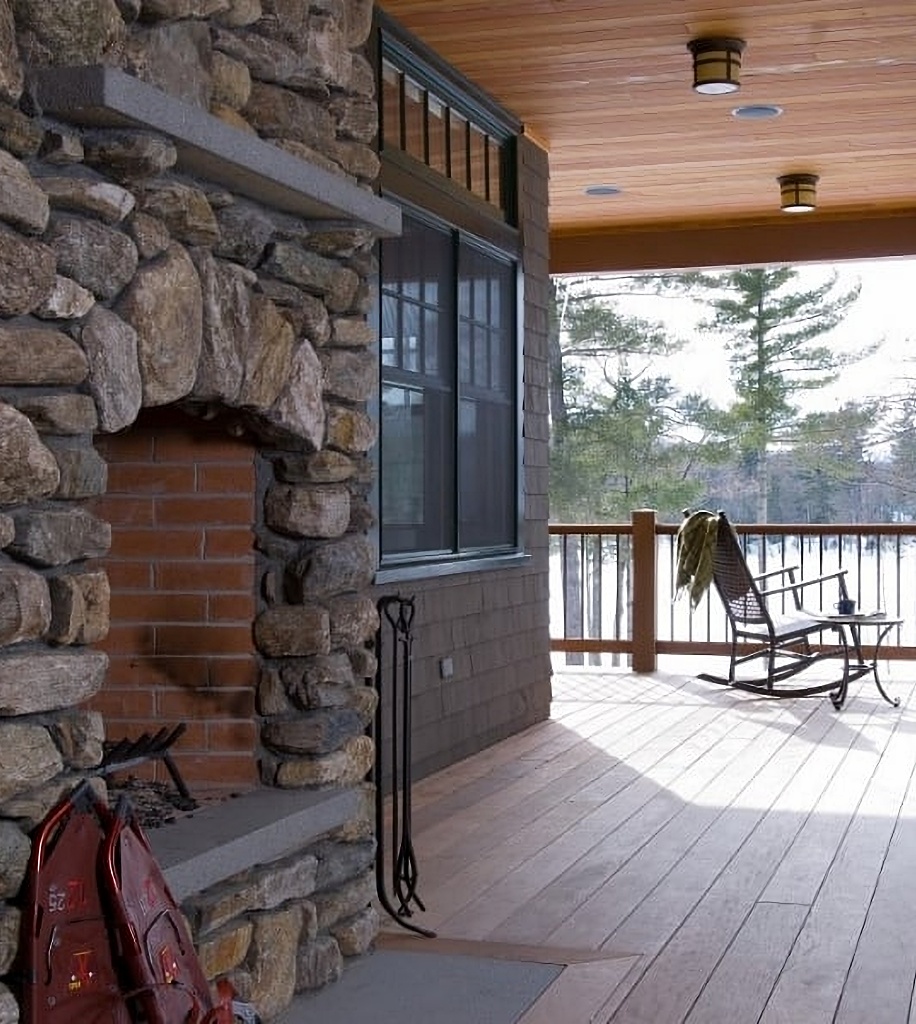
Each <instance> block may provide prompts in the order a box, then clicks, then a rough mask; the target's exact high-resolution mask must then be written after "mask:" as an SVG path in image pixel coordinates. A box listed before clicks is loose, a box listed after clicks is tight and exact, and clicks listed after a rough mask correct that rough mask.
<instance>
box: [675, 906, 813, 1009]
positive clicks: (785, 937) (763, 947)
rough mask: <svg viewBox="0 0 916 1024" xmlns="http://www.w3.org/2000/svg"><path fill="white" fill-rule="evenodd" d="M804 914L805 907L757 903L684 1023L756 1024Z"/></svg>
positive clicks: (803, 918)
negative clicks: (743, 1023)
mask: <svg viewBox="0 0 916 1024" xmlns="http://www.w3.org/2000/svg"><path fill="white" fill-rule="evenodd" d="M807 914H808V908H807V907H806V906H798V905H793V904H786V903H758V904H757V905H756V906H755V907H754V908H753V910H752V911H751V913H750V915H749V916H748V918H747V921H746V922H745V923H744V925H743V927H742V928H741V930H740V931H739V932H738V935H737V937H736V938H735V941H734V942H733V943H732V944H731V946H729V948H728V951H727V952H726V954H725V956H724V957H723V958H722V959H721V960H720V962H719V964H718V965H717V967H716V969H715V970H714V971H713V974H712V977H711V978H710V979H709V981H708V983H707V984H706V986H705V988H704V989H703V991H702V993H701V995H700V997H699V999H698V1000H697V1001H696V1003H695V1004H694V1006H693V1009H692V1010H691V1011H690V1013H689V1014H688V1015H687V1019H686V1024H736V1022H738V1021H756V1020H757V1018H758V1017H759V1016H760V1012H761V1010H762V1008H763V1006H764V1005H765V1004H766V1001H767V997H768V996H769V994H770V992H771V990H772V988H773V986H774V985H775V983H776V979H777V978H778V977H779V972H780V971H781V970H782V968H783V965H784V964H785V962H786V959H787V958H788V956H789V952H790V950H791V949H792V944H793V943H794V942H795V939H796V937H797V935H798V933H799V931H800V930H801V927H802V924H803V923H804V920H805V917H806V916H807Z"/></svg>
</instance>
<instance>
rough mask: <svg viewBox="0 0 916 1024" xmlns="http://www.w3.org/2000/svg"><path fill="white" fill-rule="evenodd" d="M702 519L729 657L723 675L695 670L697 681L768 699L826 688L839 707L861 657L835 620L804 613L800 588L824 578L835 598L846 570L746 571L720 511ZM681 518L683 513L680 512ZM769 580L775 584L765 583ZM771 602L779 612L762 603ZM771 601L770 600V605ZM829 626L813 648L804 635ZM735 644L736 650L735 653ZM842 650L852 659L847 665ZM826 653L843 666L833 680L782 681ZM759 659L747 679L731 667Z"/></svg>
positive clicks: (841, 593)
mask: <svg viewBox="0 0 916 1024" xmlns="http://www.w3.org/2000/svg"><path fill="white" fill-rule="evenodd" d="M693 515H694V516H706V517H712V516H713V513H711V512H696V513H693ZM714 518H715V519H716V520H717V521H716V522H712V521H711V520H708V525H709V528H710V539H711V540H713V539H714V543H713V544H712V545H711V547H712V551H711V552H710V554H711V571H712V583H713V585H714V586H715V588H716V591H717V592H718V594H719V597H720V598H721V599H722V604H723V605H724V607H725V612H726V615H727V616H728V621H729V625H730V627H731V656H730V661H729V666H728V676H727V677H722V676H716V675H713V674H710V673H705V672H704V673H702V674H701V675H700V676H699V678H700V679H704V680H707V681H708V682H714V683H722V684H724V685H727V686H733V687H736V688H737V689H741V690H750V691H751V692H755V693H763V694H766V695H767V696H772V697H807V696H811V695H813V694H819V693H829V694H830V698H831V700H832V701H833V705H834V707H836V708H837V709H839V708H840V707H842V705H843V701H844V700H845V699H846V690H847V687H848V685H849V683H850V681H851V680H852V679H857V678H858V677H859V675H860V674H862V673H861V672H860V668H861V664H860V663H861V658H860V656H859V655H858V654H857V652H856V651H855V649H854V648H853V650H852V652H851V651H850V644H849V642H848V640H847V636H846V630H845V629H844V628H843V625H842V624H841V623H832V622H830V620H829V618H828V614H827V613H824V612H821V611H812V610H809V609H807V608H805V607H804V606H803V604H802V591H803V590H804V589H805V588H808V587H812V586H821V585H823V584H824V583H828V582H829V581H831V580H836V582H837V598H838V599H845V598H847V597H848V593H847V590H846V579H845V577H846V570H845V569H839V570H837V571H836V572H831V573H827V574H825V575H822V576H817V577H814V578H812V579H808V580H798V579H796V570H797V567H796V566H783V567H781V568H779V569H773V570H771V571H769V572H765V573H763V574H761V575H757V576H755V575H753V574H752V573H751V571H750V569H749V568H748V564H747V560H746V559H745V556H744V552H743V551H742V550H741V545H740V544H739V542H738V537H737V535H736V534H735V531H734V529H733V528H732V526H731V523H729V521H728V519H727V517H726V516H725V513H723V512H719V513H717V514H716V515H715V517H714ZM688 519H689V517H688ZM773 584H775V585H773ZM774 598H776V599H778V605H779V610H776V609H775V607H771V605H769V604H768V600H771V599H774ZM776 604H777V602H776V601H773V605H774V606H775V605H776ZM830 630H833V631H835V632H836V634H837V639H836V642H835V643H833V644H832V645H826V646H823V645H821V644H818V645H817V647H813V646H812V645H811V643H810V640H809V638H810V637H812V636H815V635H816V634H823V633H825V632H828V631H830ZM739 641H741V642H742V643H741V647H742V648H744V650H748V648H750V650H749V653H741V652H740V649H739ZM850 653H853V654H854V655H855V656H856V660H855V661H853V662H852V663H850ZM826 658H840V659H842V666H843V671H842V675H841V676H840V678H839V679H834V680H833V681H829V682H819V683H816V684H812V685H807V686H782V685H780V684H782V683H783V682H785V681H786V680H788V679H791V678H792V677H793V676H795V675H797V674H798V673H799V672H802V671H804V670H805V669H806V668H809V667H810V666H812V665H814V664H816V663H817V662H819V661H823V660H825V659H826ZM758 660H759V661H762V662H763V666H764V672H763V674H762V675H758V676H756V677H752V678H739V677H738V671H737V670H738V668H739V666H742V665H746V664H749V663H752V662H755V661H758Z"/></svg>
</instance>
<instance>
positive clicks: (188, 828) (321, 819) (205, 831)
mask: <svg viewBox="0 0 916 1024" xmlns="http://www.w3.org/2000/svg"><path fill="white" fill-rule="evenodd" d="M359 806H360V801H359V794H358V793H357V792H356V791H355V790H352V789H342V790H317V791H316V790H288V789H270V788H263V789H257V790H253V791H252V792H250V793H245V794H243V795H242V796H238V797H232V798H230V799H228V800H224V801H223V802H222V803H218V804H210V805H208V806H206V807H204V808H202V809H201V810H199V811H195V812H194V813H193V814H192V815H189V816H188V817H186V818H179V819H178V820H177V821H174V822H172V823H171V824H169V825H163V826H162V827H161V828H157V829H153V830H151V831H150V832H149V833H148V835H149V841H150V845H151V846H152V848H153V853H154V854H155V855H156V858H157V860H158V861H159V865H160V867H161V868H162V869H163V873H164V874H165V878H166V881H167V882H168V884H169V888H170V889H171V890H172V894H173V895H174V897H175V899H176V900H178V901H179V902H181V901H182V900H185V899H187V898H188V896H192V895H194V894H195V893H199V892H202V891H203V890H204V889H207V888H209V886H211V885H215V884H216V883H217V882H221V881H223V880H224V879H226V878H230V877H231V876H232V875H235V874H238V873H239V872H240V871H246V870H247V869H248V868H251V867H254V866H255V865H256V864H265V863H267V862H269V861H272V860H276V859H277V858H279V857H283V856H285V855H286V854H289V853H293V852H294V851H295V850H298V849H301V848H302V847H303V846H307V845H308V844H309V843H311V842H313V841H314V840H316V839H318V838H320V837H321V836H322V835H324V834H325V833H326V832H329V831H331V830H333V829H335V828H339V827H340V826H341V825H343V824H345V823H346V822H347V821H350V820H351V819H352V818H354V817H355V816H356V814H357V813H358V811H359Z"/></svg>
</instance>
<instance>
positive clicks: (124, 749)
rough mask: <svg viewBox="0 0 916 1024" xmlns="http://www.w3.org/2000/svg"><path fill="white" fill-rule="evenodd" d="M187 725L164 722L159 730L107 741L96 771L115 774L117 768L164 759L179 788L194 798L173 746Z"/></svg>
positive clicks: (117, 770)
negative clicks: (132, 737)
mask: <svg viewBox="0 0 916 1024" xmlns="http://www.w3.org/2000/svg"><path fill="white" fill-rule="evenodd" d="M187 728H188V727H187V725H186V724H185V723H184V722H179V723H178V725H176V726H173V727H172V728H171V729H170V728H169V727H168V726H163V727H162V728H161V729H160V730H159V731H158V732H156V733H148V732H145V733H143V735H142V736H138V737H137V738H136V739H133V740H131V739H121V740H110V741H108V742H106V743H105V745H104V748H103V751H104V753H103V756H102V761H101V764H99V766H98V768H97V769H96V774H98V775H113V774H114V773H115V772H120V771H124V770H126V769H127V768H134V767H136V766H137V765H140V764H145V763H146V762H147V761H161V762H162V763H163V764H164V765H165V767H166V770H167V771H168V773H169V775H170V776H171V779H172V782H173V783H174V784H175V788H176V789H177V790H178V792H179V793H180V794H181V796H182V797H184V799H186V800H190V799H191V793H190V791H189V790H188V787H187V785H186V783H185V781H184V779H183V778H182V777H181V772H180V771H179V770H178V765H176V764H175V759H174V758H173V757H172V752H171V748H172V746H173V745H174V744H175V742H176V741H177V740H178V739H179V738H180V737H181V736H183V735H184V733H185V731H186V730H187Z"/></svg>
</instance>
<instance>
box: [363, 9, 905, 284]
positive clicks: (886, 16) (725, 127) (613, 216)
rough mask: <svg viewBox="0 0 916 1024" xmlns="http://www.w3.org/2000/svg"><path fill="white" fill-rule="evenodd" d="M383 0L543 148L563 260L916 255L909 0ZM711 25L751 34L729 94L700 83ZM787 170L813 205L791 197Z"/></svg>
mask: <svg viewBox="0 0 916 1024" xmlns="http://www.w3.org/2000/svg"><path fill="white" fill-rule="evenodd" d="M382 6H383V7H384V9H385V10H386V11H387V12H388V13H389V14H391V15H393V16H394V17H395V18H396V19H397V20H398V21H399V22H400V23H401V24H402V25H403V26H404V27H405V28H407V29H408V30H409V31H411V32H412V33H414V34H415V35H416V36H417V37H419V38H420V39H421V40H422V41H423V42H425V43H426V44H427V45H429V46H430V47H432V49H434V50H435V51H436V52H437V53H439V54H440V55H441V56H442V57H444V58H445V59H446V60H447V61H448V62H449V63H450V64H451V65H453V66H454V67H455V68H457V69H458V70H459V71H460V72H462V73H463V74H464V75H465V76H466V77H468V78H469V79H471V81H473V82H474V83H476V84H477V85H478V86H480V87H481V88H483V89H484V90H485V91H487V92H489V93H490V94H491V95H492V96H493V97H495V98H496V99H497V100H498V101H499V102H500V103H501V104H503V105H504V106H505V107H506V108H508V109H509V110H510V111H511V112H512V113H513V114H515V115H516V116H517V117H519V118H520V119H521V120H522V122H523V123H524V125H525V128H526V131H527V132H528V133H529V134H530V135H531V136H532V138H534V139H535V140H537V141H538V142H539V143H541V144H542V145H543V146H544V147H545V148H547V149H548V150H549V154H550V174H551V181H550V223H551V269H552V270H553V271H555V272H565V271H586V270H600V269H628V268H632V269H635V268H636V267H638V266H711V265H716V264H719V265H721V264H726V263H736V262H773V261H802V260H814V259H839V258H846V257H870V256H882V255H912V254H916V0H867V2H859V3H852V2H849V0H846V2H843V0H840V2H837V0H833V2H831V0H732V3H730V4H727V5H726V4H717V3H714V2H711V0H705V2H704V0H638V2H636V0H523V2H515V0H434V2H430V0H383V3H382ZM710 35H718V36H721V35H727V36H737V37H739V38H741V39H744V40H746V43H747V47H746V49H745V52H744V62H743V63H744V67H743V73H742V87H741V89H740V91H739V92H737V93H733V94H731V95H723V96H700V95H698V94H696V93H694V92H693V90H692V89H691V81H692V59H691V56H690V54H689V52H688V49H687V43H688V42H689V41H690V40H691V39H694V38H702V37H707V36H710ZM760 104H767V105H775V106H778V107H779V108H781V109H782V114H781V115H780V116H778V117H775V118H771V119H767V120H741V119H739V118H736V117H735V116H733V114H732V111H733V110H734V108H735V107H738V106H746V105H760ZM792 172H806V173H812V174H817V175H818V176H819V177H820V181H819V184H818V207H817V210H816V211H815V212H813V213H808V214H794V215H791V214H785V213H782V212H781V211H780V209H779V188H778V185H777V182H776V179H777V177H778V176H779V175H782V174H786V173H792ZM594 185H612V186H615V187H616V188H618V189H619V190H620V192H619V194H617V195H612V196H608V195H605V196H589V195H587V194H586V191H585V190H586V189H587V188H588V187H589V186H594Z"/></svg>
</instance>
